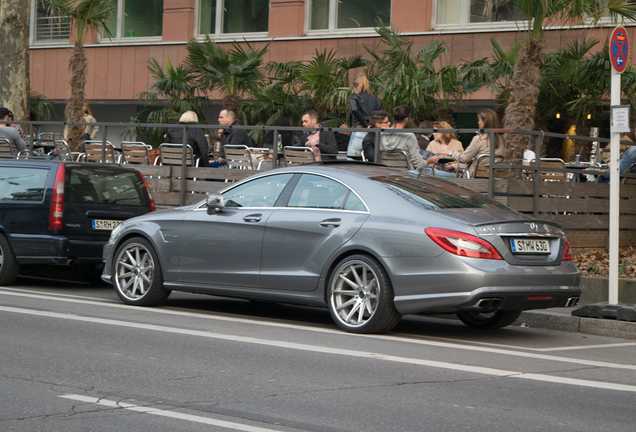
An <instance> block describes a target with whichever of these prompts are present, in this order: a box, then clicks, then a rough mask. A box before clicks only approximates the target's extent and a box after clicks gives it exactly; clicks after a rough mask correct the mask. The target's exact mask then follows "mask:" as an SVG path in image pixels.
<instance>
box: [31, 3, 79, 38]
mask: <svg viewBox="0 0 636 432" xmlns="http://www.w3.org/2000/svg"><path fill="white" fill-rule="evenodd" d="M31 5H32V7H31V22H33V23H35V25H33V26H31V32H32V35H31V40H32V41H33V42H68V39H69V35H70V32H71V20H70V19H69V18H68V17H67V16H65V15H63V14H62V12H61V11H60V10H59V9H57V8H56V7H54V6H51V5H50V4H49V2H48V1H46V0H33V3H32V4H31Z"/></svg>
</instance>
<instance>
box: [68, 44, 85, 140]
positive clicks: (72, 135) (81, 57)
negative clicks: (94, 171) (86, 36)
mask: <svg viewBox="0 0 636 432" xmlns="http://www.w3.org/2000/svg"><path fill="white" fill-rule="evenodd" d="M87 66H88V60H87V59H86V55H85V54H84V48H83V47H82V46H81V45H79V44H75V46H74V47H73V51H72V52H71V55H70V56H69V59H68V72H69V81H68V82H69V85H70V87H71V95H70V97H69V99H68V105H66V109H65V110H64V116H65V118H66V121H68V122H83V121H84V87H85V86H86V67H87ZM67 128H69V131H68V135H67V141H68V145H69V147H70V149H71V151H80V147H81V146H82V143H83V142H84V140H83V139H82V136H83V135H84V126H67Z"/></svg>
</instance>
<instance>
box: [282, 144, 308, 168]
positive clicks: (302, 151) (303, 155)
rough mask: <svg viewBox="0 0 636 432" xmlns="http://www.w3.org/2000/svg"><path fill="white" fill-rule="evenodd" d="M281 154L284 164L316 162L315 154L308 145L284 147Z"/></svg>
mask: <svg viewBox="0 0 636 432" xmlns="http://www.w3.org/2000/svg"><path fill="white" fill-rule="evenodd" d="M283 154H284V155H285V165H286V166H291V165H302V164H308V163H312V162H316V155H315V154H314V152H313V151H312V150H311V149H310V148H309V147H293V146H288V147H284V148H283Z"/></svg>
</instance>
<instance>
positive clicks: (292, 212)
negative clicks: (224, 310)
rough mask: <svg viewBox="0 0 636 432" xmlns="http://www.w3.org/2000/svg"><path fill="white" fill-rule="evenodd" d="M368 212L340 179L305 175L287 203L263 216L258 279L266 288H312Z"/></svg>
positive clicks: (307, 289)
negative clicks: (266, 217)
mask: <svg viewBox="0 0 636 432" xmlns="http://www.w3.org/2000/svg"><path fill="white" fill-rule="evenodd" d="M368 216H369V213H368V211H367V208H366V206H365V205H364V203H363V202H362V200H361V199H360V197H359V196H358V195H357V194H356V193H355V192H353V191H352V190H351V189H349V188H348V187H347V186H345V185H344V184H342V183H340V182H338V181H336V180H334V179H331V178H328V177H324V176H319V175H315V174H303V175H302V176H301V177H300V179H299V180H298V183H297V184H296V186H295V188H294V190H293V192H292V193H291V196H290V198H289V200H288V202H287V204H286V206H285V207H282V208H281V207H278V208H276V210H275V211H274V212H273V213H272V215H271V216H270V217H269V220H268V221H267V229H266V230H265V237H264V240H263V258H262V266H261V281H262V283H263V287H264V288H268V289H275V290H290V291H305V292H306V291H313V290H315V289H316V287H317V286H318V281H319V279H320V274H321V273H322V270H323V268H324V266H325V263H326V262H327V260H328V259H329V257H330V256H331V255H332V254H333V253H334V251H335V250H337V249H338V248H339V247H340V246H342V245H343V244H344V243H345V242H347V241H348V240H349V239H350V238H351V237H353V235H354V234H355V233H356V232H357V231H358V230H359V229H360V227H361V226H362V224H363V223H364V221H365V220H366V219H367V218H368Z"/></svg>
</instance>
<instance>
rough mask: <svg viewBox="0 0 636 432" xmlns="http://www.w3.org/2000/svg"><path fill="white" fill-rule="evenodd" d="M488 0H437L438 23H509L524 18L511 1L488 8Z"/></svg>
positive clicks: (495, 3)
mask: <svg viewBox="0 0 636 432" xmlns="http://www.w3.org/2000/svg"><path fill="white" fill-rule="evenodd" d="M487 3H488V2H487V1H486V0H437V24H438V25H452V26H469V25H479V24H480V23H488V25H491V24H492V23H508V24H514V21H515V20H522V19H524V17H523V15H522V14H520V13H519V11H518V8H517V7H516V6H514V5H513V4H511V3H504V4H497V2H494V5H493V6H492V10H488V8H487Z"/></svg>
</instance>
